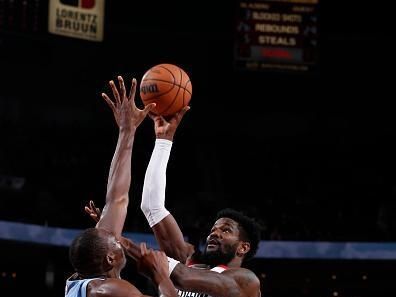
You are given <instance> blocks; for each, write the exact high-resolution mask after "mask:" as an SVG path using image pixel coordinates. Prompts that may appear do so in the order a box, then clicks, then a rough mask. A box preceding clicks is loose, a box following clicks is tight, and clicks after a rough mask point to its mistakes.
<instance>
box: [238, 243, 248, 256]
mask: <svg viewBox="0 0 396 297" xmlns="http://www.w3.org/2000/svg"><path fill="white" fill-rule="evenodd" d="M249 251H250V243H249V242H247V241H242V242H241V243H240V244H239V247H238V249H237V255H238V256H240V257H242V256H244V255H246V254H247V253H248V252H249Z"/></svg>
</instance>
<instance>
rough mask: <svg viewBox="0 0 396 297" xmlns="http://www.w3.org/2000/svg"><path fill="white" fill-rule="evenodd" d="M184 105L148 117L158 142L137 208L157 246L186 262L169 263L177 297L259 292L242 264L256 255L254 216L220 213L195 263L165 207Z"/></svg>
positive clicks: (220, 296)
mask: <svg viewBox="0 0 396 297" xmlns="http://www.w3.org/2000/svg"><path fill="white" fill-rule="evenodd" d="M188 109H189V107H188V106H187V107H184V108H183V109H182V110H181V111H180V112H179V113H176V114H175V115H174V116H173V117H172V118H171V119H169V120H165V119H164V118H163V117H161V116H156V115H152V114H151V116H150V117H151V118H152V119H153V121H154V130H155V134H156V142H155V146H154V150H153V153H152V156H151V159H150V162H149V165H148V167H147V171H146V175H145V180H144V187H143V197H142V203H141V209H142V211H143V213H144V215H145V216H146V219H147V221H148V223H149V225H150V227H151V228H152V230H153V232H154V234H155V237H156V239H157V241H158V244H159V246H160V248H161V250H163V251H164V252H165V253H166V254H167V256H168V257H172V258H174V259H176V260H177V261H180V263H184V264H185V265H180V264H176V265H175V264H174V263H173V264H172V265H170V266H172V269H173V270H172V271H171V280H172V281H173V283H174V284H175V286H176V287H177V288H178V289H179V291H178V296H191V297H194V296H197V297H198V296H213V297H231V296H242V297H244V296H245V297H257V296H261V292H260V281H259V279H258V278H257V276H256V275H255V274H254V273H253V272H252V271H251V270H248V269H245V268H242V264H243V263H244V261H246V260H247V259H249V258H251V257H253V256H254V255H255V253H256V251H257V248H258V243H259V241H260V232H259V230H260V228H259V225H258V224H257V223H256V222H255V221H254V220H253V219H251V218H248V217H246V216H244V215H243V214H242V213H240V212H237V211H234V210H230V209H225V210H223V211H221V212H219V214H218V216H217V219H216V221H215V223H214V225H213V227H212V229H211V231H210V234H209V235H208V237H207V242H206V246H205V249H204V251H203V254H202V257H199V258H200V260H201V262H200V263H196V262H194V258H197V257H196V255H197V254H198V253H199V251H195V248H194V246H193V245H192V244H190V243H187V242H185V241H184V236H183V234H182V231H181V229H180V228H179V226H178V224H177V222H176V220H175V219H174V217H173V216H172V214H170V212H169V211H168V210H167V209H166V208H165V185H166V167H167V163H168V160H169V156H170V151H171V147H172V142H173V137H174V135H175V132H176V129H177V127H178V125H179V124H180V122H181V120H182V118H183V116H184V114H185V113H186V112H187V110H188ZM86 211H87V213H88V214H90V215H91V217H92V218H94V219H95V217H97V216H98V215H99V214H100V210H99V209H97V208H96V207H95V206H94V204H93V203H92V201H91V202H90V206H89V207H86ZM131 246H132V245H131ZM124 247H125V246H124ZM127 249H128V247H127ZM194 267H199V268H202V267H205V269H196V268H194Z"/></svg>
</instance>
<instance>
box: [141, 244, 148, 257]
mask: <svg viewBox="0 0 396 297" xmlns="http://www.w3.org/2000/svg"><path fill="white" fill-rule="evenodd" d="M140 253H141V254H142V255H147V254H148V251H147V246H146V243H145V242H141V243H140Z"/></svg>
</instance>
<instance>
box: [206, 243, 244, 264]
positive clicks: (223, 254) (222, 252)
mask: <svg viewBox="0 0 396 297" xmlns="http://www.w3.org/2000/svg"><path fill="white" fill-rule="evenodd" d="M236 249H237V244H234V245H224V246H222V247H221V246H219V248H218V249H217V250H215V251H208V250H207V244H206V246H205V249H204V252H203V253H202V255H201V259H200V260H201V263H203V264H207V265H210V266H211V267H213V266H217V265H220V264H222V265H227V264H228V263H229V262H230V261H231V260H232V259H234V257H235V254H236Z"/></svg>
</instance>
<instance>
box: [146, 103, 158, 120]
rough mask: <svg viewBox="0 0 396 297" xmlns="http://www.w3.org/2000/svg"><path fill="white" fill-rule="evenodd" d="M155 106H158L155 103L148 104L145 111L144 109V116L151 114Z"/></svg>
mask: <svg viewBox="0 0 396 297" xmlns="http://www.w3.org/2000/svg"><path fill="white" fill-rule="evenodd" d="M155 106H156V104H155V103H150V104H147V105H146V106H145V107H144V109H143V113H144V116H146V115H147V114H149V113H150V111H152V110H153V109H154V108H155ZM150 117H151V116H150Z"/></svg>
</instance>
